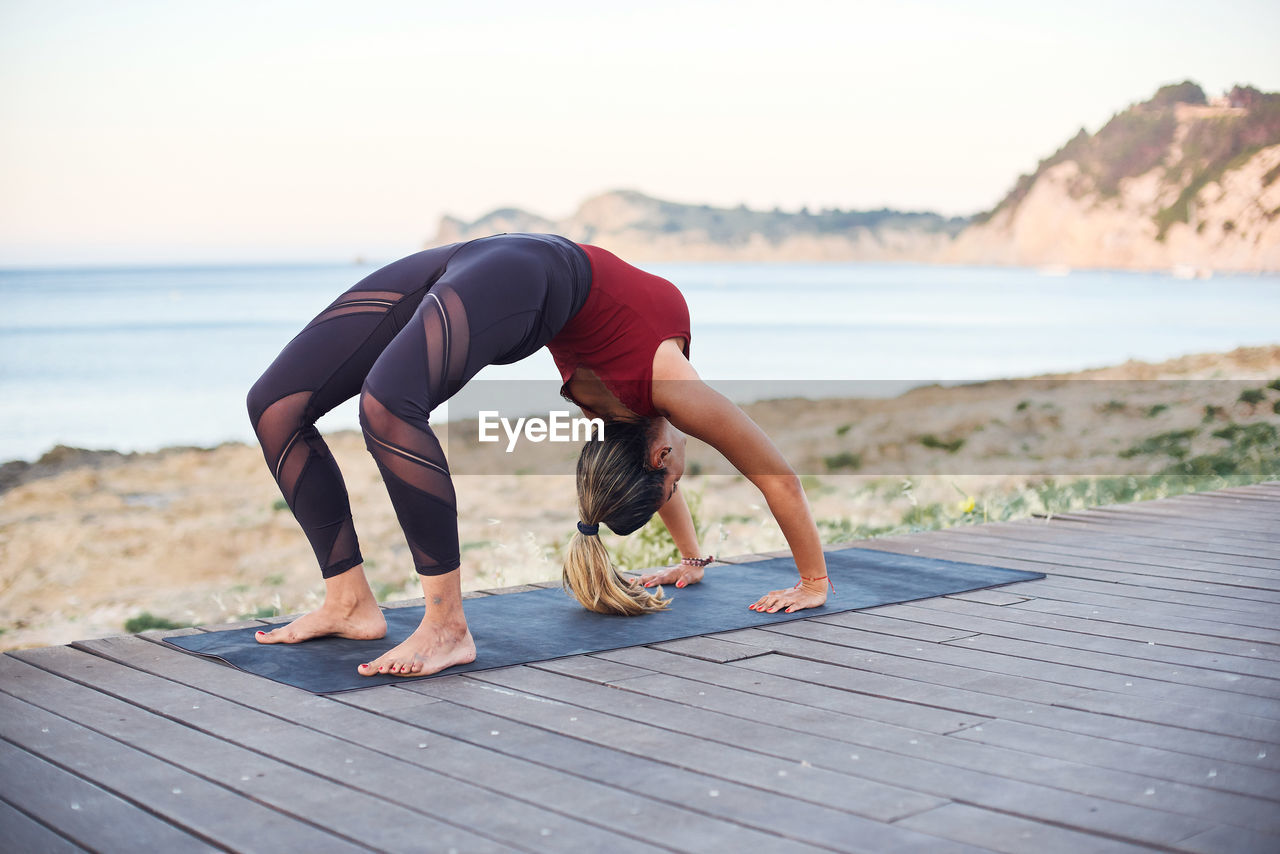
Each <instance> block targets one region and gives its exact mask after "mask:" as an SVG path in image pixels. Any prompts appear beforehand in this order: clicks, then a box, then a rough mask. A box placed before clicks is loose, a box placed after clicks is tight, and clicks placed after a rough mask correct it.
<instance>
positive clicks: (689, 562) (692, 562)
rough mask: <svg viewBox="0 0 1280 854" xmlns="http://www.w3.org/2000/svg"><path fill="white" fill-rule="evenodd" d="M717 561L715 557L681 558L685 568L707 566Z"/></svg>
mask: <svg viewBox="0 0 1280 854" xmlns="http://www.w3.org/2000/svg"><path fill="white" fill-rule="evenodd" d="M715 559H716V556H715V555H707V556H706V557H682V558H680V562H681V563H682V564H684V565H685V566H706V565H707V564H709V563H711V562H712V561H713V560H715Z"/></svg>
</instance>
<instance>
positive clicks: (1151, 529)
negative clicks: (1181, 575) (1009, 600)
mask: <svg viewBox="0 0 1280 854" xmlns="http://www.w3.org/2000/svg"><path fill="white" fill-rule="evenodd" d="M982 527H983V528H991V530H993V531H996V532H1000V531H1004V530H1006V529H1007V530H1015V529H1017V528H1024V529H1027V530H1041V529H1043V530H1046V531H1056V532H1062V533H1070V534H1073V535H1077V536H1116V537H1134V538H1139V539H1151V540H1155V541H1158V542H1162V543H1165V544H1167V545H1169V546H1170V547H1177V548H1180V549H1182V550H1184V551H1186V552H1188V553H1193V552H1201V553H1204V554H1205V556H1206V557H1209V558H1210V559H1212V555H1215V554H1229V555H1238V556H1242V557H1258V558H1264V559H1274V558H1275V557H1276V556H1277V555H1276V551H1275V549H1274V548H1273V547H1272V546H1271V545H1270V543H1269V542H1268V541H1267V540H1266V539H1262V540H1250V539H1242V538H1240V537H1238V536H1236V535H1233V534H1229V533H1222V532H1216V531H1205V530H1187V529H1186V528H1184V527H1182V526H1181V525H1178V524H1176V523H1171V522H1169V521H1166V520H1161V519H1159V518H1152V517H1146V516H1142V515H1141V514H1134V513H1128V512H1126V513H1107V512H1096V511H1075V512H1070V513H1057V514H1054V515H1053V516H1052V517H1039V518H1033V519H1032V520H1017V521H1012V522H1000V523H992V524H989V525H983V526H982Z"/></svg>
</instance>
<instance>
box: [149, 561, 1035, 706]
mask: <svg viewBox="0 0 1280 854" xmlns="http://www.w3.org/2000/svg"><path fill="white" fill-rule="evenodd" d="M827 572H828V574H829V575H830V577H831V581H832V583H833V584H834V585H835V592H834V593H833V594H832V595H830V596H828V598H827V603H826V604H825V605H823V606H822V607H821V608H810V609H809V610H807V611H797V612H796V613H794V614H784V613H781V612H779V613H777V614H761V613H757V612H756V611H751V610H748V608H747V606H748V605H750V604H751V603H752V602H754V601H756V599H758V598H759V597H760V596H761V595H763V594H765V593H767V592H769V591H770V590H776V589H779V588H782V587H788V586H790V585H791V584H793V583H794V582H795V580H796V565H795V562H794V561H793V560H792V559H791V558H789V557H786V558H772V559H770V560H764V561H758V562H756V563H747V564H734V565H717V566H712V567H709V568H708V569H707V573H706V576H705V577H704V578H703V580H702V582H701V583H699V584H694V585H692V586H690V587H686V588H684V589H681V590H677V589H676V588H675V587H672V586H667V587H665V588H664V591H665V592H666V594H667V595H668V596H670V597H672V599H673V601H672V603H671V605H670V606H669V608H668V610H666V611H661V612H658V613H654V614H646V615H644V616H641V617H618V616H605V615H603V614H593V613H592V612H590V611H588V610H586V609H585V608H583V607H582V606H581V605H579V604H578V603H577V601H575V600H574V599H572V598H570V597H569V596H568V595H567V594H566V593H565V592H564V591H563V590H561V589H560V588H558V587H555V588H548V589H543V590H531V591H528V592H525V593H507V594H504V595H501V596H485V597H481V598H477V599H467V600H464V601H463V608H464V610H465V611H466V614H467V622H468V623H469V624H470V626H471V635H472V637H474V638H475V641H476V648H477V650H478V655H477V657H476V660H475V661H474V662H472V663H471V664H464V665H459V666H456V667H450V668H449V669H448V670H444V671H442V672H441V673H439V674H435V675H448V674H453V673H465V672H467V671H469V670H487V669H489V668H493V667H507V666H509V665H512V664H527V663H529V662H531V661H547V660H549V659H553V658H563V657H565V656H569V655H580V654H582V653H588V652H603V651H604V650H608V649H618V648H620V647H625V646H638V645H641V644H651V643H659V642H661V641H669V640H676V639H678V638H686V637H691V636H694V635H705V634H713V633H715V632H725V631H730V630H732V629H745V628H751V627H754V626H767V625H770V624H772V623H780V622H784V621H787V620H801V619H805V618H806V617H817V616H821V615H823V614H838V613H840V612H842V611H853V610H856V609H858V608H870V607H873V606H875V605H889V604H892V603H895V602H909V601H911V600H913V599H927V598H929V597H932V596H943V595H945V594H948V593H960V592H963V591H965V590H977V589H979V588H982V587H994V586H997V585H1001V584H1009V583H1011V582H1014V581H1029V580H1031V579H1035V578H1043V577H1044V576H1043V575H1041V574H1040V573H1035V572H1023V571H1021V570H1016V569H1002V568H999V567H994V566H983V565H981V564H974V563H958V562H956V561H950V560H939V559H937V558H926V557H919V556H916V555H901V554H894V553H892V552H884V551H876V550H874V549H856V548H854V549H843V550H841V551H836V552H828V553H827ZM383 613H384V614H385V615H386V618H387V636H386V637H385V638H382V639H381V640H375V641H359V640H347V639H345V638H331V637H330V638H318V639H316V640H312V641H307V642H306V643H300V644H269V645H268V644H260V643H258V642H257V641H255V640H254V633H255V632H257V631H259V627H258V626H253V627H250V628H246V629H231V630H229V631H222V632H206V633H203V634H198V635H185V636H182V637H173V638H166V642H167V643H170V644H173V645H174V646H176V647H179V648H180V649H184V650H187V651H188V652H194V653H199V654H200V655H208V656H213V657H215V658H219V659H222V660H223V661H225V662H227V663H229V664H233V665H235V666H236V667H239V668H240V669H241V670H247V671H249V672H250V673H256V674H258V675H259V676H265V677H266V678H268V679H274V680H275V681H277V682H284V683H285V684H288V685H293V686H295V687H298V688H303V689H305V690H307V691H311V692H313V693H316V694H328V693H332V692H336V691H351V690H354V689H356V688H368V687H372V686H374V685H386V684H389V683H392V682H403V681H405V679H406V678H411V679H428V678H431V677H429V676H414V677H402V676H390V675H383V676H361V675H359V674H358V673H357V672H356V666H357V665H359V664H362V663H363V662H366V661H373V660H374V659H375V658H377V657H378V656H379V655H381V654H382V653H383V652H385V651H386V650H388V649H390V648H391V647H393V646H395V645H396V644H398V643H399V642H400V641H402V640H403V639H404V638H406V637H408V636H409V635H410V634H411V633H412V632H413V630H414V629H415V628H417V626H418V623H419V622H420V621H421V620H422V608H421V607H406V608H391V609H384V611H383Z"/></svg>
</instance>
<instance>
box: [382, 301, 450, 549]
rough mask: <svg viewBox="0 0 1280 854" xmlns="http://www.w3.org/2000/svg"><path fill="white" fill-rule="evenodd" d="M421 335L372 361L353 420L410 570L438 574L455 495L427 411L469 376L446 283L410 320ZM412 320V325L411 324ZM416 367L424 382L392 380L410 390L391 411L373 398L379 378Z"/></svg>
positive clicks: (403, 340)
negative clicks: (377, 473) (400, 533)
mask: <svg viewBox="0 0 1280 854" xmlns="http://www.w3.org/2000/svg"><path fill="white" fill-rule="evenodd" d="M415 321H417V322H418V323H419V324H420V326H421V329H422V336H421V338H415V337H408V336H403V335H401V336H398V337H397V338H396V340H395V341H393V342H392V343H391V345H390V346H388V348H387V350H386V351H385V352H384V353H383V355H382V356H381V357H380V358H379V360H378V362H377V364H376V365H375V366H374V370H373V371H372V372H371V373H370V377H369V380H368V382H367V383H366V387H365V389H364V393H363V394H362V395H361V397H360V425H361V427H362V428H363V429H364V434H365V445H366V447H367V448H368V449H369V452H370V453H371V454H373V458H374V460H375V461H376V462H377V464H378V468H379V469H380V470H381V472H382V476H383V480H384V481H385V482H386V485H387V491H388V492H389V493H390V495H391V503H392V504H393V506H394V507H395V510H396V516H397V518H398V519H399V521H400V526H401V527H402V528H403V529H404V532H405V537H406V540H407V541H408V543H409V550H410V551H411V552H412V553H413V562H414V567H415V568H416V569H417V571H418V572H419V573H420V574H422V575H440V574H443V573H446V572H450V571H452V570H454V569H457V568H458V565H459V564H460V562H461V560H460V555H459V550H458V523H457V497H456V494H455V493H454V489H453V481H452V479H451V478H450V476H449V466H448V463H447V462H446V460H445V456H444V451H443V450H442V449H441V447H440V442H439V441H438V440H437V439H436V436H435V433H434V431H432V429H431V427H430V424H429V423H428V419H429V416H430V414H431V410H432V409H433V408H434V407H435V406H436V405H437V404H439V403H441V402H443V401H445V400H447V399H448V398H449V397H451V396H452V395H453V394H454V392H456V391H457V390H458V389H459V388H461V387H462V385H463V384H464V383H465V382H466V381H467V380H468V379H470V373H474V369H472V370H471V371H470V372H469V371H468V365H467V362H468V357H469V349H470V334H469V326H468V323H467V313H466V309H465V307H464V306H463V304H462V300H461V299H460V298H459V297H458V295H457V294H456V293H455V292H454V291H453V290H452V289H451V288H449V287H447V286H439V285H438V286H437V287H435V288H433V289H432V290H431V291H430V292H429V293H427V295H426V297H424V298H423V300H422V304H421V305H420V306H419V307H418V311H417V317H416V318H415ZM412 323H413V322H412V321H411V325H412ZM409 365H417V366H418V368H417V370H418V371H421V370H422V368H424V367H425V369H426V387H425V388H422V387H421V384H417V385H414V384H406V383H403V382H400V383H393V384H392V387H393V388H399V389H402V390H403V389H405V388H411V389H414V397H412V398H411V399H409V400H404V399H403V398H401V399H399V401H398V405H397V406H396V410H397V412H399V413H400V414H396V413H393V412H392V411H391V409H389V408H388V406H387V405H386V404H385V403H384V402H383V401H382V400H379V399H378V392H377V391H376V388H377V387H378V383H379V380H380V379H381V378H383V377H385V376H387V375H394V374H397V373H399V371H401V370H405V369H407V368H408V366H409Z"/></svg>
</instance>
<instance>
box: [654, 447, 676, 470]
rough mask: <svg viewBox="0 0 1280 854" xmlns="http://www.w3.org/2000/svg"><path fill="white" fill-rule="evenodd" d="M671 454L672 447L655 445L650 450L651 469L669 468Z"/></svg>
mask: <svg viewBox="0 0 1280 854" xmlns="http://www.w3.org/2000/svg"><path fill="white" fill-rule="evenodd" d="M669 453H671V446H670V445H654V446H653V447H652V448H650V449H649V467H650V468H655V469H664V468H666V467H667V454H669Z"/></svg>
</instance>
